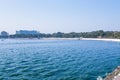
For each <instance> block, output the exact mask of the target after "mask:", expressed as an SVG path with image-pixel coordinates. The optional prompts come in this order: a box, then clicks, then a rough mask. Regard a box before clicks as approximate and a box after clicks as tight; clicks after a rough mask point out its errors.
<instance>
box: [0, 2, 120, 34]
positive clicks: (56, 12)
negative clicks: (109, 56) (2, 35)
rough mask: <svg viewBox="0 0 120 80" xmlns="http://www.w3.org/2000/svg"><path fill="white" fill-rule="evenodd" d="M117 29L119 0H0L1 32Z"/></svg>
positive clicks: (119, 13) (119, 9) (119, 18)
mask: <svg viewBox="0 0 120 80" xmlns="http://www.w3.org/2000/svg"><path fill="white" fill-rule="evenodd" d="M20 29H28V30H32V29H33V30H38V31H40V32H44V33H53V32H58V31H61V32H73V31H74V32H84V31H93V30H100V29H102V30H117V31H120V0H0V31H2V30H6V31H8V32H9V33H15V31H16V30H20Z"/></svg>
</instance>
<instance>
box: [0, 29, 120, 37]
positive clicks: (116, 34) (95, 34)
mask: <svg viewBox="0 0 120 80" xmlns="http://www.w3.org/2000/svg"><path fill="white" fill-rule="evenodd" d="M80 37H83V38H112V39H114V38H115V39H116V38H117V39H120V31H103V30H98V31H92V32H80V33H76V32H70V33H63V32H57V33H52V34H45V33H39V34H36V35H30V34H29V35H25V34H20V35H18V34H13V35H9V36H7V37H5V38H80ZM0 38H3V37H2V36H0Z"/></svg>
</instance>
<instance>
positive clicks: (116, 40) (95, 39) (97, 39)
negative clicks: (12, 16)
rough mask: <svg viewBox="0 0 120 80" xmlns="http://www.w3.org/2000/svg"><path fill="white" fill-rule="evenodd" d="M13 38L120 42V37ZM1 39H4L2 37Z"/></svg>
mask: <svg viewBox="0 0 120 80" xmlns="http://www.w3.org/2000/svg"><path fill="white" fill-rule="evenodd" d="M7 39H13V40H15V39H16V40H92V41H112V42H120V39H110V38H40V39H38V38H7ZM0 40H3V38H1V39H0Z"/></svg>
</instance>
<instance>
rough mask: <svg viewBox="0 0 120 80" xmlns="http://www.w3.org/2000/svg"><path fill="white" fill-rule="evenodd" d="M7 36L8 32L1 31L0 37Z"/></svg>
mask: <svg viewBox="0 0 120 80" xmlns="http://www.w3.org/2000/svg"><path fill="white" fill-rule="evenodd" d="M8 36H9V34H8V33H7V32H6V31H2V32H1V37H3V38H7V37H8Z"/></svg>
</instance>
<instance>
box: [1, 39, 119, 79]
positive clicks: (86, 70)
mask: <svg viewBox="0 0 120 80" xmlns="http://www.w3.org/2000/svg"><path fill="white" fill-rule="evenodd" d="M119 65H120V43H119V42H106V41H80V40H5V41H0V80H96V78H97V77H98V76H102V77H105V74H106V73H109V72H111V71H112V70H114V69H115V68H116V67H117V66H119Z"/></svg>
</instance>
